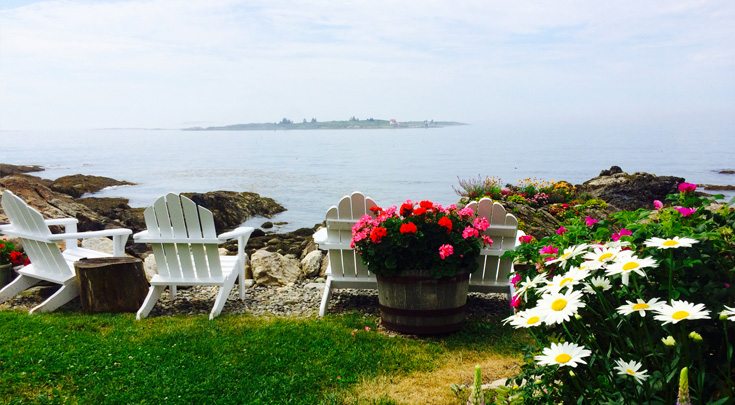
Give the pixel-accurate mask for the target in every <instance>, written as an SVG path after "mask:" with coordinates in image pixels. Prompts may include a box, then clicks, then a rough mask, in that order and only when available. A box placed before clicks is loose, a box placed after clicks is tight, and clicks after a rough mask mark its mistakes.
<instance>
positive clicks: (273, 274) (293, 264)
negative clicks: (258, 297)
mask: <svg viewBox="0 0 735 405" xmlns="http://www.w3.org/2000/svg"><path fill="white" fill-rule="evenodd" d="M250 266H251V269H252V272H253V278H254V279H255V283H256V284H261V285H269V286H279V285H281V286H282V285H291V284H293V283H295V282H296V281H298V280H299V279H301V278H302V277H303V273H302V272H301V266H300V263H299V261H298V260H297V259H296V258H294V257H293V256H283V255H281V254H279V253H275V252H269V251H267V250H265V249H261V250H258V251H257V252H255V253H254V254H253V255H252V257H251V259H250Z"/></svg>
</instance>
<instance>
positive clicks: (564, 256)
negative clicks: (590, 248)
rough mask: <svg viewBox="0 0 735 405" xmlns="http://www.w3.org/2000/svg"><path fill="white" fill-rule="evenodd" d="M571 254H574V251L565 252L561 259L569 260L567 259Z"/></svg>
mask: <svg viewBox="0 0 735 405" xmlns="http://www.w3.org/2000/svg"><path fill="white" fill-rule="evenodd" d="M571 255H572V252H568V253H563V254H562V255H561V257H560V259H562V260H567V259H569V257H570V256H571Z"/></svg>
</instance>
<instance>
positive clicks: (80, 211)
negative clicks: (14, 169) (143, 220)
mask: <svg viewBox="0 0 735 405" xmlns="http://www.w3.org/2000/svg"><path fill="white" fill-rule="evenodd" d="M5 189H8V190H10V191H12V192H13V193H15V195H17V196H18V197H20V198H21V199H23V200H24V201H25V202H26V203H27V204H28V205H30V206H31V207H33V208H35V209H37V210H38V211H39V212H40V213H41V215H43V216H44V217H45V218H67V217H72V218H77V219H78V220H79V225H78V229H79V230H80V231H96V230H100V229H105V228H106V227H112V228H116V227H120V226H122V225H121V224H120V223H119V222H117V221H115V220H112V219H110V218H107V217H105V216H103V215H100V214H98V213H96V212H94V211H93V210H91V209H90V208H89V207H87V206H86V205H84V204H80V203H78V202H76V201H74V199H73V198H71V197H70V196H68V195H66V194H62V193H57V192H55V191H53V190H51V189H50V188H49V187H48V180H44V179H41V178H38V177H35V176H30V175H27V174H16V175H11V176H6V177H3V178H1V179H0V192H2V191H3V190H5ZM2 222H8V218H7V217H6V216H5V213H4V212H3V211H2V209H0V223H2Z"/></svg>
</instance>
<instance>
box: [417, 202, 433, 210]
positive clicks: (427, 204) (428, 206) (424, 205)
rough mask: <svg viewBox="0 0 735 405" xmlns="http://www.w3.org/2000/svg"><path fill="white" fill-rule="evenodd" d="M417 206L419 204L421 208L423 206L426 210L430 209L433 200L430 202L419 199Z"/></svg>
mask: <svg viewBox="0 0 735 405" xmlns="http://www.w3.org/2000/svg"><path fill="white" fill-rule="evenodd" d="M419 206H420V207H421V208H425V209H427V210H430V209H432V208H434V203H433V202H431V201H421V202H420V203H419Z"/></svg>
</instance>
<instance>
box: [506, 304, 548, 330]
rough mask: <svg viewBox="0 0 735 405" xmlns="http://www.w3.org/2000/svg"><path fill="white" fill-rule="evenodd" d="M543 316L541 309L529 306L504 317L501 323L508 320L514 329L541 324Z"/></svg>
mask: <svg viewBox="0 0 735 405" xmlns="http://www.w3.org/2000/svg"><path fill="white" fill-rule="evenodd" d="M545 316H546V314H545V313H544V311H541V310H540V309H539V308H529V309H527V310H525V311H520V312H518V313H516V314H514V315H512V316H509V317H508V318H505V319H504V320H503V323H508V322H510V324H511V325H513V327H514V328H516V329H518V328H531V327H534V326H539V325H541V324H543V322H544V317H545Z"/></svg>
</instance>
